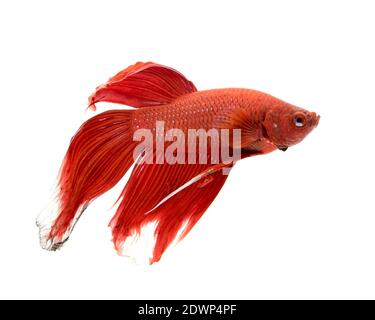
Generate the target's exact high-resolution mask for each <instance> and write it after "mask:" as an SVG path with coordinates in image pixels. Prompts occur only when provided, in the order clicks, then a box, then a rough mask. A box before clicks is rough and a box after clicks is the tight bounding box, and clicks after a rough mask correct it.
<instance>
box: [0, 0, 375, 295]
mask: <svg viewBox="0 0 375 320" xmlns="http://www.w3.org/2000/svg"><path fill="white" fill-rule="evenodd" d="M373 3H374V2H373V1H242V2H240V1H230V2H228V1H225V2H221V1H212V2H209V1H197V2H195V1H185V2H182V1H149V2H146V1H101V2H99V1H87V2H86V1H63V2H59V3H58V2H56V1H37V0H36V1H7V2H5V1H2V2H1V4H0V34H1V38H0V39H1V49H0V57H1V58H0V88H1V89H0V90H1V99H0V107H1V114H0V124H1V125H0V130H1V132H0V136H1V158H0V161H1V165H0V172H1V176H0V179H1V182H0V188H1V190H0V191H1V193H0V194H1V201H0V214H1V219H0V257H1V263H0V298H122V299H133V298H156V299H163V298H177V299H178V298H198V299H199V298H211V299H215V298H222V299H226V298H240V299H242V298H244V299H251V298H256V299H262V298H272V299H273V298H286V299H290V298H302V299H305V298H323V299H325V298H375V272H374V270H375V256H374V252H375V210H374V183H375V179H374V178H375V176H374V165H375V156H374V149H373V148H374V119H375V111H374V110H375V96H374V93H375V46H374V44H375V42H374V39H375V35H374V33H375V19H374V16H375V7H374V5H373ZM149 60H151V61H155V62H158V63H161V64H165V65H169V66H171V67H174V68H176V69H178V70H180V71H181V72H182V73H184V74H185V75H186V76H187V77H188V78H189V79H191V80H192V81H194V83H195V84H196V86H197V87H198V88H199V89H209V88H219V87H249V88H254V89H259V90H262V91H265V92H268V93H271V94H272V95H275V96H277V97H279V98H281V99H284V100H286V101H288V102H291V103H293V104H296V105H298V106H301V107H304V108H307V109H309V110H311V111H316V112H318V113H319V114H320V115H321V121H320V125H319V126H318V128H317V129H316V130H315V131H314V132H313V133H312V134H311V135H310V136H308V137H307V138H306V140H305V141H303V142H302V143H301V144H300V145H297V146H295V147H293V148H290V149H289V150H288V151H287V152H285V153H282V152H274V153H272V154H270V155H266V156H260V157H255V158H250V159H246V160H244V161H242V162H240V163H239V164H238V165H237V166H236V167H235V169H234V170H233V171H232V173H231V175H230V177H229V179H228V181H227V183H226V185H225V186H224V188H223V190H222V192H221V193H220V194H219V196H218V198H217V199H216V200H215V202H214V203H213V204H212V206H211V207H210V208H209V210H208V211H207V212H206V214H205V215H204V216H203V218H202V219H201V220H200V222H199V223H198V224H197V226H196V227H195V228H194V229H193V230H192V232H191V233H190V234H189V236H188V237H187V238H186V239H185V240H184V241H183V242H181V243H180V244H178V245H177V246H175V247H174V248H172V249H171V250H169V251H168V252H167V253H166V254H165V255H164V257H163V259H162V260H161V262H160V263H157V264H154V265H153V266H151V267H149V266H139V265H134V264H132V263H130V262H129V261H128V260H127V259H125V258H121V257H119V256H117V254H116V253H115V251H114V250H113V246H112V243H111V242H110V239H111V235H110V229H109V228H107V223H108V222H109V220H110V218H111V216H112V215H113V213H114V210H113V209H112V205H113V202H114V200H115V199H116V198H117V196H118V192H119V191H120V190H121V187H119V188H116V189H115V190H113V192H110V193H108V194H107V195H105V196H103V197H102V198H100V199H98V200H97V201H96V202H95V203H94V204H93V205H92V206H91V207H90V208H89V209H88V210H87V211H86V212H85V214H84V216H83V217H82V218H81V220H80V221H79V223H78V225H77V227H76V228H75V230H74V232H73V234H72V236H71V238H70V240H69V242H68V243H67V244H66V245H65V247H64V248H63V249H62V250H61V251H59V252H55V253H51V252H47V251H44V250H42V249H41V248H40V247H39V240H38V230H37V228H36V226H35V218H36V216H37V215H38V213H39V212H40V211H41V210H42V209H43V207H44V205H45V204H46V203H47V201H48V197H49V193H50V189H51V187H52V186H53V184H54V182H55V179H56V176H57V172H58V169H59V167H60V163H61V160H62V158H63V156H64V153H65V151H66V148H67V146H68V143H69V140H70V138H71V136H72V135H73V134H74V132H75V130H76V129H77V128H78V126H79V125H80V124H81V123H82V121H84V120H85V119H87V118H89V117H90V116H92V115H93V113H92V112H91V111H85V109H86V103H87V97H88V96H89V95H90V94H91V93H92V91H93V90H94V88H95V87H96V86H97V85H99V84H101V83H102V82H104V81H106V80H107V78H108V77H110V76H112V75H114V74H115V73H116V72H118V71H119V70H121V69H123V68H125V67H127V66H128V65H130V64H133V63H135V62H136V61H149ZM106 108H108V105H107V106H103V105H102V106H99V111H102V110H105V109H106Z"/></svg>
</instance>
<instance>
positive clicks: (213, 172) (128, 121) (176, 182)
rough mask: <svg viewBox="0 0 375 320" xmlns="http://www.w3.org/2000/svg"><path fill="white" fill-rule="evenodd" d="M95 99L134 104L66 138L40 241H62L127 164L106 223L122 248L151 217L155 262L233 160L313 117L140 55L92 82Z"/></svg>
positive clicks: (273, 144) (284, 141) (289, 137)
mask: <svg viewBox="0 0 375 320" xmlns="http://www.w3.org/2000/svg"><path fill="white" fill-rule="evenodd" d="M102 101H105V102H112V103H118V104H123V105H127V106H130V107H133V108H134V109H123V110H111V111H106V112H103V113H100V114H98V115H96V116H94V117H93V118H91V119H89V120H88V121H86V122H85V123H84V124H83V125H82V126H81V127H80V128H79V130H78V131H77V133H76V134H75V135H74V137H73V138H72V140H71V143H70V146H69V149H68V151H67V153H66V155H65V158H64V161H63V164H62V167H61V170H60V175H59V180H58V191H57V203H56V209H55V210H53V211H52V212H51V211H50V212H48V214H47V216H44V217H39V219H38V222H37V223H38V226H39V228H40V237H41V245H42V247H43V248H45V249H48V250H56V249H58V248H60V247H61V245H62V244H63V243H64V242H65V241H66V240H67V239H68V237H69V235H70V233H71V231H72V230H73V227H74V225H75V223H76V222H77V220H78V218H79V217H80V215H81V214H82V213H83V211H84V210H85V209H86V208H87V206H88V205H89V204H90V203H91V202H92V201H93V200H94V199H96V198H97V197H99V196H100V195H102V194H103V193H105V192H106V191H108V190H110V189H111V188H112V187H114V186H115V185H116V184H117V183H118V182H119V181H120V179H121V178H122V177H123V176H124V175H125V173H126V172H127V171H128V170H129V168H130V167H131V166H132V164H133V163H134V162H135V165H134V169H133V171H132V173H131V175H130V178H129V181H128V182H127V184H126V186H125V188H124V190H123V191H122V193H121V196H120V198H119V205H118V208H117V211H116V214H115V216H114V217H113V218H112V220H111V222H110V227H111V229H112V235H113V242H114V246H115V248H116V250H117V251H118V252H119V253H122V250H123V246H124V242H125V241H126V239H127V238H128V237H130V236H132V235H136V234H139V233H140V231H141V228H142V227H143V226H145V225H147V224H148V223H155V232H154V238H155V244H154V250H153V256H152V257H151V258H150V263H153V262H157V261H159V260H160V258H161V256H162V254H163V253H164V251H165V250H166V249H167V248H168V246H169V245H170V244H171V242H172V241H174V240H175V239H176V240H181V239H182V238H184V237H185V236H186V234H187V233H188V232H189V231H190V230H191V228H192V227H193V226H194V225H195V224H196V223H197V221H198V220H199V218H200V217H201V216H202V214H203V213H204V212H205V210H206V209H207V208H208V207H209V206H210V204H211V203H212V201H213V200H214V199H215V197H216V196H217V194H218V193H219V191H220V189H221V188H222V186H223V185H224V183H225V181H226V179H227V174H228V172H229V168H230V167H232V166H233V165H234V164H235V162H236V161H237V160H239V159H240V158H246V157H249V156H253V155H261V154H266V153H269V152H271V151H274V150H277V149H280V150H283V151H285V150H286V149H287V148H288V147H290V146H292V145H295V144H297V143H299V142H301V141H302V140H303V139H304V138H305V137H306V135H307V134H309V133H310V132H311V131H312V130H313V129H314V128H315V127H316V126H317V125H318V122H319V116H318V115H317V114H315V113H314V112H309V111H306V110H304V109H301V108H298V107H296V106H293V105H291V104H289V103H286V102H284V101H282V100H279V99H277V98H275V97H273V96H271V95H269V94H265V93H262V92H259V91H255V90H250V89H214V90H207V91H197V89H196V87H195V86H194V84H193V83H192V82H190V81H189V80H187V79H186V78H185V77H184V76H183V75H182V74H181V73H179V72H178V71H176V70H174V69H172V68H169V67H166V66H162V65H159V64H156V63H152V62H147V63H142V62H138V63H136V64H135V65H132V66H130V67H128V68H127V69H125V70H123V71H121V72H119V73H118V74H117V75H115V76H114V77H112V78H110V79H109V81H108V82H107V83H105V84H103V85H101V86H99V87H97V88H96V91H95V92H94V93H93V94H92V95H91V96H90V98H89V107H90V108H91V109H93V110H95V109H96V107H95V104H96V103H98V102H102ZM222 132H224V133H226V137H225V134H222ZM202 137H203V138H205V140H206V143H204V139H201V138H202ZM223 137H224V138H223ZM202 141H203V142H202ZM209 141H210V142H211V143H208V142H209ZM235 155H237V157H235ZM198 158H199V159H198ZM225 169H228V170H225Z"/></svg>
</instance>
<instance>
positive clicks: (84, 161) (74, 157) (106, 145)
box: [37, 110, 136, 250]
mask: <svg viewBox="0 0 375 320" xmlns="http://www.w3.org/2000/svg"><path fill="white" fill-rule="evenodd" d="M133 112H136V110H111V111H107V112H103V113H101V114H99V115H97V116H95V117H93V118H91V119H89V120H88V121H86V122H85V123H84V124H83V125H82V126H81V127H80V128H79V130H78V131H77V133H76V134H75V135H74V137H73V138H72V140H71V143H70V145H69V148H68V151H67V153H66V155H65V158H64V160H63V164H62V166H61V169H60V174H59V179H58V188H57V194H56V197H55V201H53V203H54V208H52V209H51V210H46V211H45V212H43V213H42V214H41V215H40V216H39V217H38V219H37V225H38V227H39V232H40V240H41V246H42V247H43V248H44V249H47V250H56V249H59V248H60V247H61V246H62V245H63V244H64V242H65V241H66V240H67V239H68V237H69V235H70V233H71V232H72V230H73V228H74V225H75V223H76V222H77V220H78V219H79V217H80V216H81V214H82V213H83V211H84V210H85V209H86V208H87V206H88V205H89V204H90V202H91V201H93V200H94V199H95V198H97V197H98V196H100V195H101V194H103V193H104V192H106V191H108V190H109V189H111V188H112V187H113V186H115V184H116V183H117V182H119V180H120V179H121V178H122V177H123V176H124V174H125V173H126V171H127V170H128V169H129V168H130V166H131V165H132V163H133V149H134V142H133V139H132V137H133V132H132V128H131V118H132V113H133Z"/></svg>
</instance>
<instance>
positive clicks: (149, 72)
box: [89, 62, 197, 110]
mask: <svg viewBox="0 0 375 320" xmlns="http://www.w3.org/2000/svg"><path fill="white" fill-rule="evenodd" d="M194 91H197V89H196V87H195V86H194V84H193V83H192V82H191V81H189V80H188V79H186V77H185V76H184V75H183V74H181V73H180V72H178V71H177V70H174V69H172V68H169V67H166V66H163V65H160V64H156V63H153V62H137V63H136V64H134V65H132V66H129V67H128V68H126V69H125V70H122V71H120V72H119V73H118V74H116V75H115V76H114V77H112V78H110V79H109V80H108V81H107V82H106V83H104V84H103V85H101V86H99V87H97V88H96V90H95V92H94V93H93V94H92V95H91V96H90V97H89V108H91V109H93V110H95V109H96V108H95V103H97V102H100V101H105V102H113V103H120V104H125V105H128V106H131V107H135V108H142V107H149V106H156V105H162V104H167V103H169V102H171V101H173V100H174V99H175V98H177V97H179V96H182V95H185V94H187V93H191V92H194Z"/></svg>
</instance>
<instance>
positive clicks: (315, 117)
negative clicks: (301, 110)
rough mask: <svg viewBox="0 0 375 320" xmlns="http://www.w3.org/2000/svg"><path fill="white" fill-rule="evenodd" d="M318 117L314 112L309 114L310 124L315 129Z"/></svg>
mask: <svg viewBox="0 0 375 320" xmlns="http://www.w3.org/2000/svg"><path fill="white" fill-rule="evenodd" d="M319 120H320V115H318V114H317V113H315V112H312V113H311V124H312V126H313V127H314V128H315V127H316V126H317V125H318V124H319Z"/></svg>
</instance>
